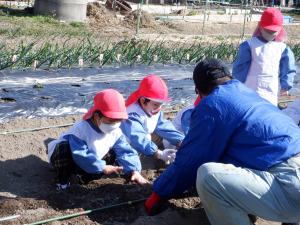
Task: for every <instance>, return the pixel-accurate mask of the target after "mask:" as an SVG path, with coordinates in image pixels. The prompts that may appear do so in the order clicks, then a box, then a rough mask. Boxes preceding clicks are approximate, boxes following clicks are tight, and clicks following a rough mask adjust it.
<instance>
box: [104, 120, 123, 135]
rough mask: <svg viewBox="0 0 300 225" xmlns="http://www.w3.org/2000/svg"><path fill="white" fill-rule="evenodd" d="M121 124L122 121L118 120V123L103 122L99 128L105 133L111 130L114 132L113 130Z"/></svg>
mask: <svg viewBox="0 0 300 225" xmlns="http://www.w3.org/2000/svg"><path fill="white" fill-rule="evenodd" d="M120 125H121V122H117V123H112V124H108V123H103V122H101V124H100V126H99V129H100V130H101V131H102V132H103V133H105V134H108V133H110V132H112V131H113V130H115V129H117V128H119V127H120Z"/></svg>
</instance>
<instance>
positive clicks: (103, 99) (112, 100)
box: [83, 89, 128, 120]
mask: <svg viewBox="0 0 300 225" xmlns="http://www.w3.org/2000/svg"><path fill="white" fill-rule="evenodd" d="M95 111H100V112H101V113H102V114H103V115H104V116H105V117H108V118H111V119H127V118H128V115H127V112H126V107H125V100H124V98H123V96H122V95H121V94H120V93H119V92H118V91H116V90H114V89H105V90H103V91H100V92H98V93H97V94H96V95H95V97H94V106H93V107H92V108H90V109H89V111H88V112H87V113H86V114H85V115H84V116H83V119H84V120H87V119H89V118H91V117H92V116H93V114H94V112H95Z"/></svg>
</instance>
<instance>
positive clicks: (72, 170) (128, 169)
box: [48, 89, 147, 189]
mask: <svg viewBox="0 0 300 225" xmlns="http://www.w3.org/2000/svg"><path fill="white" fill-rule="evenodd" d="M127 118H128V115H127V112H126V107H125V101H124V98H123V96H122V95H121V94H120V93H119V92H117V91H115V90H113V89H106V90H103V91H101V92H99V93H97V94H96V96H95V97H94V106H93V107H92V108H90V109H89V111H88V112H87V113H86V114H85V115H84V116H83V120H81V121H79V122H77V123H75V124H74V125H73V126H72V127H71V128H70V129H69V130H68V131H67V132H65V133H63V134H62V135H61V136H60V138H59V139H57V140H54V141H52V142H50V143H49V144H48V159H49V161H50V163H51V164H52V166H53V167H54V168H55V170H56V172H57V188H58V189H66V188H68V186H69V185H70V178H71V175H72V174H74V175H77V177H80V180H81V181H82V182H83V183H87V182H89V181H91V180H95V179H99V178H101V176H102V175H103V174H107V175H108V174H112V173H120V172H121V171H124V172H125V174H126V175H129V176H130V177H131V181H133V182H136V183H138V184H145V183H147V180H146V179H144V178H143V177H142V176H141V174H140V171H141V163H140V160H139V157H138V154H137V152H136V151H135V150H134V149H132V148H131V146H130V145H129V144H128V142H127V141H126V138H125V137H124V135H123V134H122V131H121V129H120V128H119V126H120V124H121V121H122V120H124V119H127ZM111 150H112V151H111ZM107 155H112V156H113V157H111V159H113V160H110V161H112V162H111V163H112V164H113V163H114V162H115V161H116V163H117V165H120V166H114V165H108V164H107V163H108V162H106V161H105V160H104V159H105V157H106V156H107Z"/></svg>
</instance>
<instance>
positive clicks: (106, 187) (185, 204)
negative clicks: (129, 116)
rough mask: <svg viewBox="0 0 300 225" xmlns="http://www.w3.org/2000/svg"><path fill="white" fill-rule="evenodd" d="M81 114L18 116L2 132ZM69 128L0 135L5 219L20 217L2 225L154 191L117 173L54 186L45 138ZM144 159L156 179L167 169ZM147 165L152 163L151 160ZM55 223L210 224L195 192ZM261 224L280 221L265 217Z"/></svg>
mask: <svg viewBox="0 0 300 225" xmlns="http://www.w3.org/2000/svg"><path fill="white" fill-rule="evenodd" d="M78 119H80V116H67V117H62V118H40V119H24V118H17V119H13V120H11V121H8V122H6V123H4V124H0V130H1V132H4V131H12V130H20V129H26V128H37V127H45V126H49V125H59V124H68V123H72V122H74V121H76V120H78ZM66 129H67V128H66V127H65V128H51V129H44V130H40V131H35V132H22V133H14V134H7V135H0V149H1V151H0V180H1V182H0V217H4V216H8V215H15V214H18V215H21V217H19V218H18V219H15V220H12V221H7V222H3V223H1V224H11V225H12V224H14V225H15V224H17V225H18V224H24V223H31V222H35V221H38V220H43V219H47V218H51V217H56V216H61V215H65V214H71V213H75V212H79V211H82V210H87V209H95V208H99V207H103V206H108V205H111V204H118V203H121V202H127V201H129V200H135V199H143V198H145V197H147V196H149V194H150V193H151V185H148V186H138V185H135V184H131V183H126V181H125V180H124V179H123V178H121V177H118V176H109V177H104V178H103V179H100V180H96V181H92V182H90V183H89V184H87V185H73V186H72V187H71V188H70V190H69V191H65V192H58V191H56V190H55V188H54V180H53V179H54V176H55V174H54V171H53V170H52V168H51V167H50V165H49V164H48V163H47V156H46V148H45V142H47V139H48V138H57V137H58V136H59V134H60V133H61V132H62V131H64V130H66ZM147 162H149V159H148V160H143V164H144V168H145V169H144V170H143V175H144V176H145V177H147V178H148V179H149V180H150V181H153V180H154V179H155V178H156V177H157V176H158V175H159V173H161V171H162V169H160V170H156V169H153V167H152V168H151V163H147ZM146 163H147V164H146ZM51 224H53V225H54V224H55V225H59V224H88V225H92V224H93V225H95V224H134V225H146V224H147V225H149V224H150V225H151V224H153V225H154V224H163V225H169V224H170V225H171V224H172V225H174V224H175V225H176V224H177V225H179V224H180V225H183V224H184V225H189V224H190V225H191V224H199V225H209V222H208V220H207V218H206V216H205V213H204V210H203V209H202V208H201V206H200V199H199V198H198V197H197V195H196V192H195V190H191V191H190V192H189V194H188V196H187V195H186V196H182V197H181V198H180V199H176V200H174V199H173V200H171V201H170V203H169V208H168V209H167V210H166V211H164V212H163V213H161V214H159V215H157V216H153V217H148V216H147V215H146V213H145V211H144V207H143V203H137V204H134V205H127V206H122V207H116V208H113V209H107V210H103V211H100V212H98V213H94V214H88V215H85V216H80V217H76V218H72V219H69V220H65V221H60V222H59V221H56V222H52V223H51ZM258 224H260V225H271V224H273V225H275V224H276V223H269V222H266V221H263V220H260V221H259V223H258Z"/></svg>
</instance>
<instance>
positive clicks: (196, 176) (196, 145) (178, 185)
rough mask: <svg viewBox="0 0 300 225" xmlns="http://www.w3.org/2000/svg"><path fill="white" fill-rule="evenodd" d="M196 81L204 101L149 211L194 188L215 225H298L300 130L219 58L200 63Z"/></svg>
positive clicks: (156, 186)
mask: <svg viewBox="0 0 300 225" xmlns="http://www.w3.org/2000/svg"><path fill="white" fill-rule="evenodd" d="M193 80H194V83H195V86H196V91H197V92H198V94H199V95H200V97H202V100H201V102H200V104H199V105H198V106H197V107H196V108H195V110H194V111H193V113H192V117H191V127H190V130H189V133H188V134H187V136H186V138H185V139H184V141H183V143H182V145H181V147H180V149H179V150H178V152H177V154H176V159H175V162H174V163H173V164H172V165H170V166H169V167H168V168H167V169H166V170H165V171H164V173H163V174H161V176H160V177H158V179H157V180H156V181H155V182H154V185H153V193H152V195H151V196H150V197H149V199H148V200H147V201H146V203H145V206H146V209H147V212H148V214H150V215H153V214H155V213H157V212H158V211H159V206H160V205H161V204H160V203H161V202H163V201H164V200H167V199H170V198H172V197H174V196H176V195H178V194H181V193H182V192H184V191H185V190H187V189H188V188H190V187H191V186H193V185H196V187H197V191H198V194H199V196H200V199H201V201H202V204H203V206H204V209H205V211H206V214H207V216H208V218H209V220H210V222H211V224H212V225H229V224H230V225H232V224H234V225H250V224H252V222H251V221H250V219H249V217H248V215H249V214H252V215H256V216H259V217H262V218H265V219H267V220H273V221H280V222H286V223H295V222H298V221H300V213H299V212H300V154H299V153H300V129H299V128H298V127H297V126H296V124H295V123H294V122H293V121H292V120H291V119H290V118H289V117H287V116H286V115H284V114H283V113H281V112H280V110H279V109H277V108H276V107H275V106H274V105H272V104H270V103H269V102H268V101H266V100H264V99H263V98H261V97H260V96H258V94H256V93H255V92H254V91H252V90H250V89H249V88H247V87H246V86H244V85H243V84H242V83H240V82H239V81H237V80H235V79H232V77H231V75H230V72H229V71H228V69H227V68H226V66H225V65H224V64H223V63H222V61H220V60H217V59H207V60H203V61H201V62H200V63H199V64H198V65H197V66H196V68H195V70H194V73H193ZM197 170H198V171H197Z"/></svg>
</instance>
